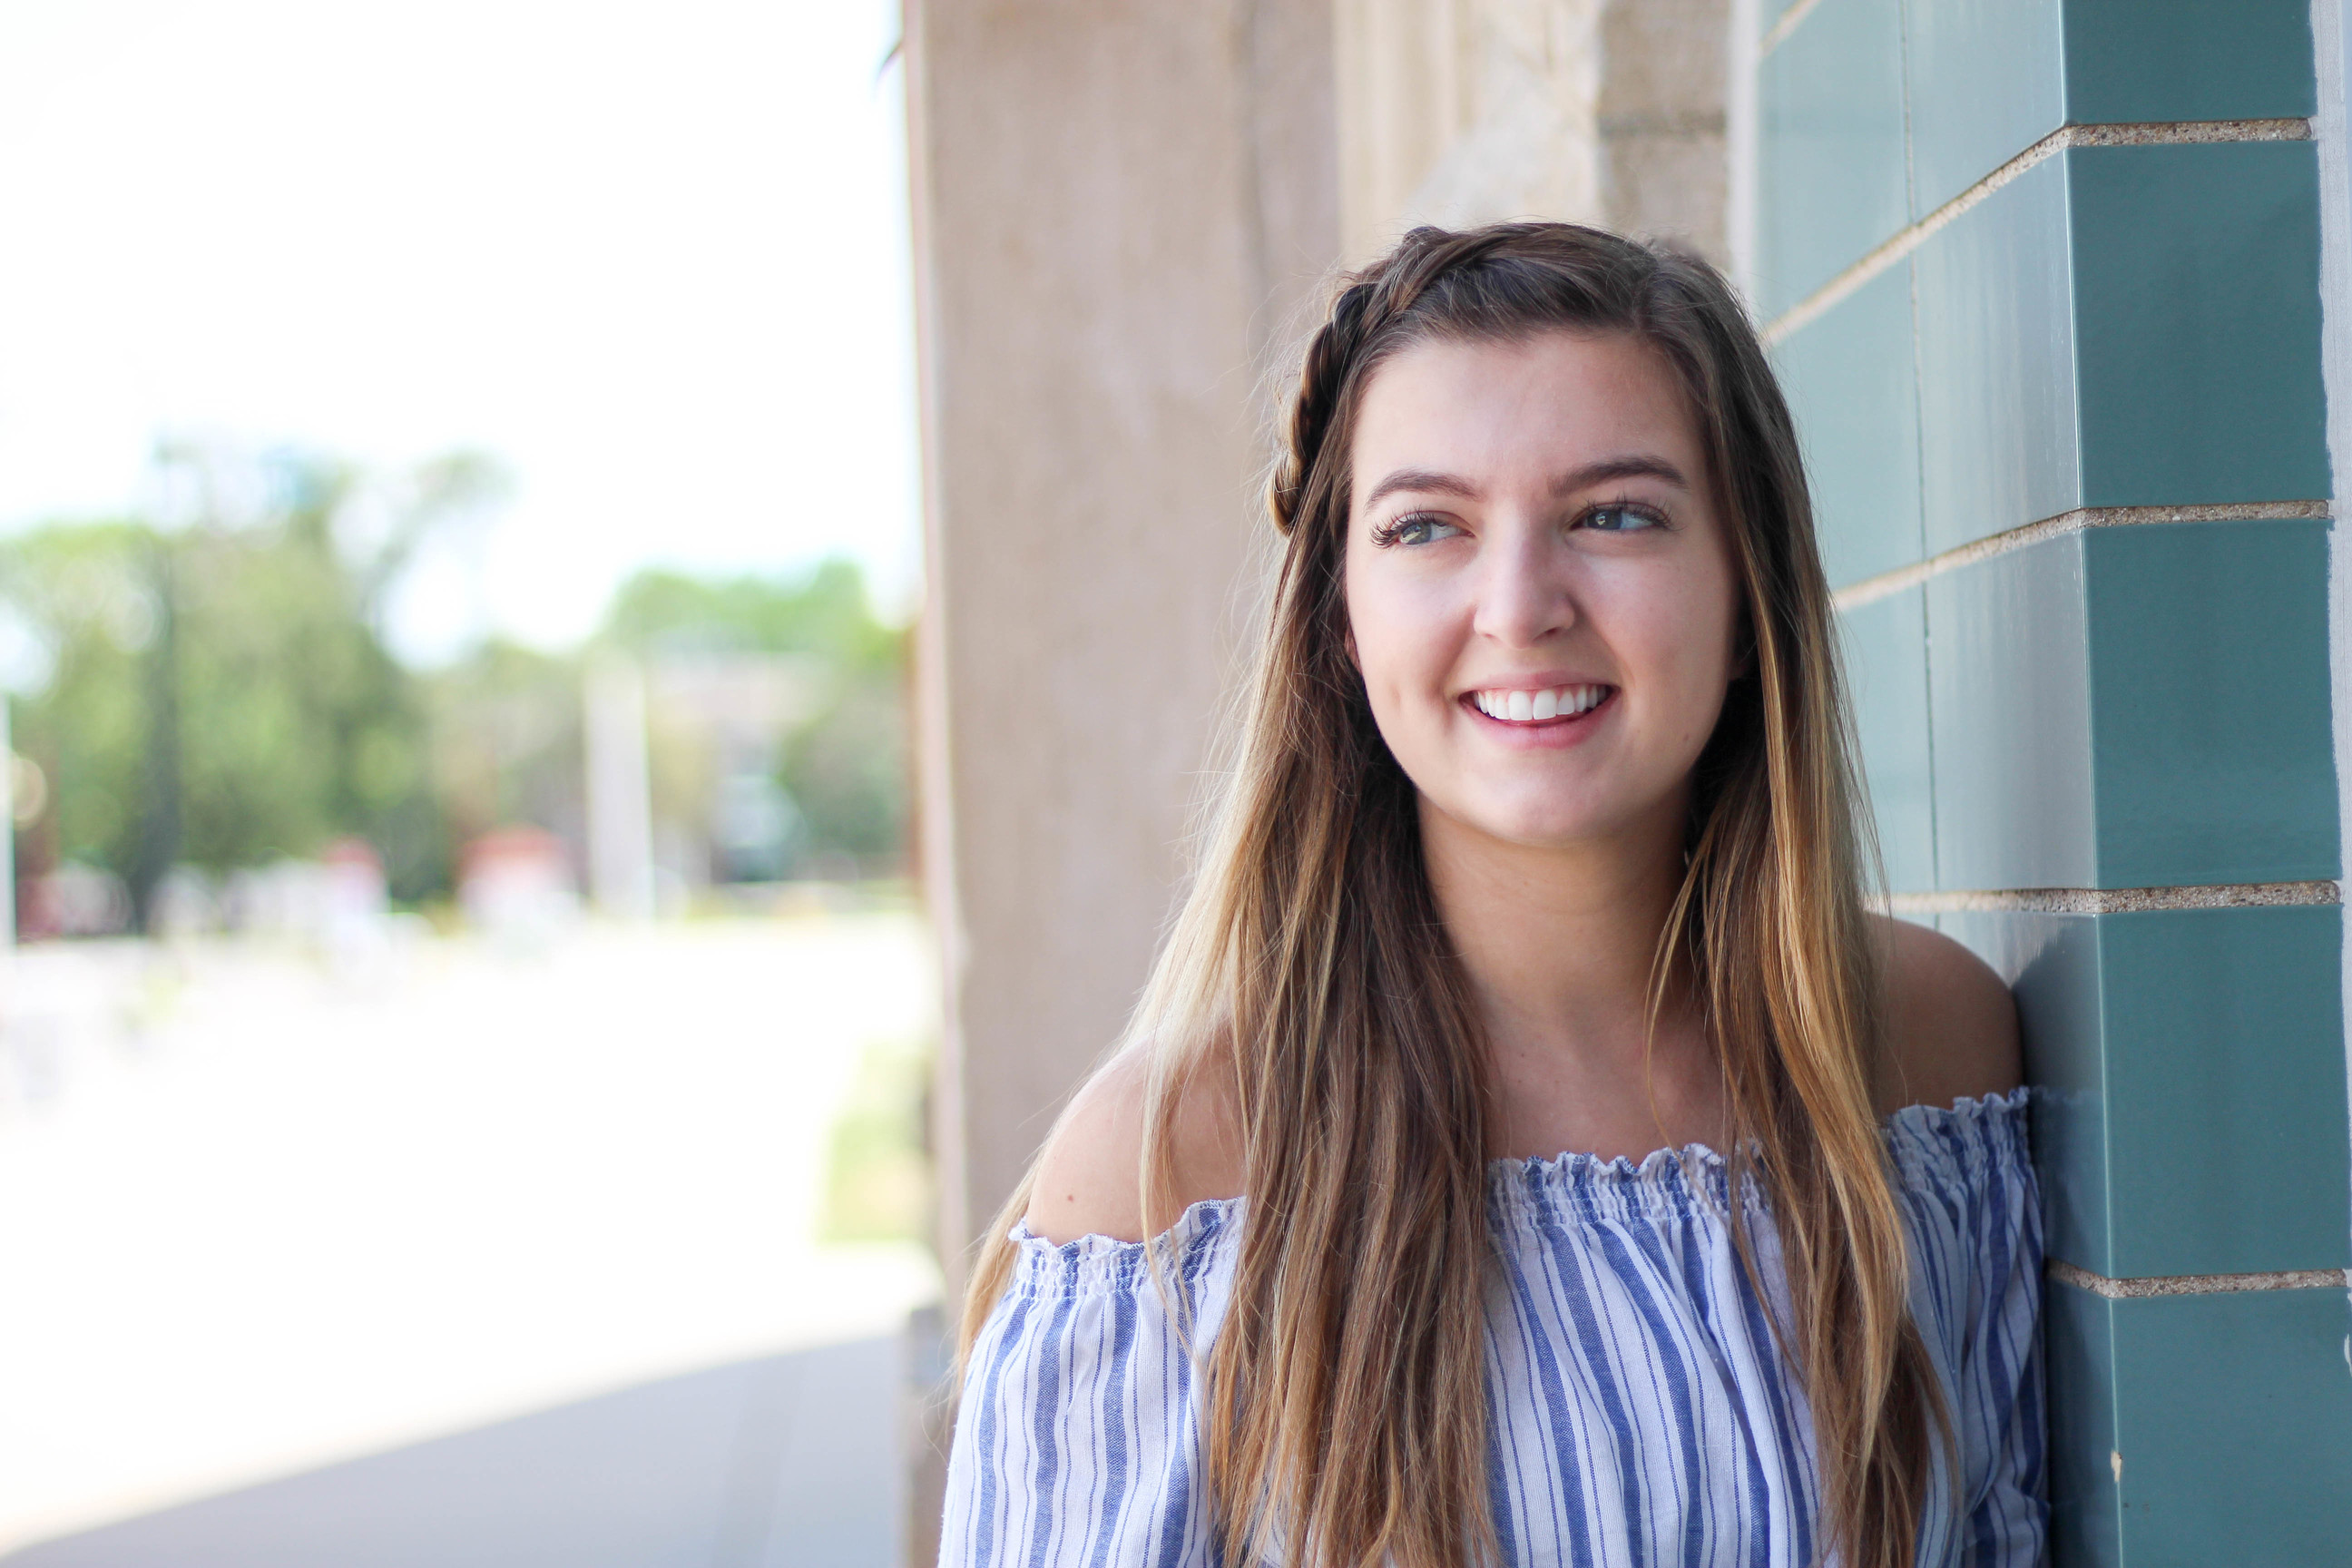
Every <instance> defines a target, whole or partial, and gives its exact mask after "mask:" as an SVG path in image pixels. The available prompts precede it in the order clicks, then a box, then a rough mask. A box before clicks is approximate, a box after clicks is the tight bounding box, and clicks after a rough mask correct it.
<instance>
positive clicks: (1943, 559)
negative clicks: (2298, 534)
mask: <svg viewBox="0 0 2352 1568" xmlns="http://www.w3.org/2000/svg"><path fill="white" fill-rule="evenodd" d="M2328 515H2329V506H2328V503H2327V502H2326V501H2324V500H2281V501H2231V502H2227V503H2224V504H2221V505H2214V506H2086V507H2077V508H2075V509H2074V510H2073V511H2062V512H2060V513H2059V514H2058V515H2057V516H2055V517H2045V518H2043V519H2042V520H2041V521H2038V522H2029V523H2026V524H2025V525H2024V526H2022V527H2021V528H2012V529H2011V530H2009V531H2007V532H2005V533H1996V534H1992V535H1990V536H1989V537H1987V538H1984V539H1976V540H1971V541H1969V542H1968V543H1966V544H1962V545H1959V546H1958V547H1956V548H1954V549H1951V550H1947V551H1945V552H1942V553H1941V554H1939V555H1930V556H1929V557H1927V560H1925V561H1915V562H1913V563H1911V564H1910V565H1908V566H1897V567H1896V568H1895V570H1893V571H1892V572H1881V573H1879V574H1877V575H1876V576H1874V577H1864V578H1863V579H1862V580H1861V581H1859V582H1855V583H1849V584H1846V585H1845V586H1844V587H1843V588H1840V589H1838V590H1836V591H1835V592H1833V593H1832V594H1831V595H1830V603H1831V605H1832V606H1834V607H1835V608H1837V609H1839V610H1858V609H1860V608H1862V606H1863V605H1870V604H1875V603H1877V602H1878V601H1879V600H1881V599H1885V598H1891V597H1893V596H1894V595H1896V594H1900V593H1902V592H1903V591H1904V590H1906V588H1916V587H1917V586H1918V585H1919V584H1922V583H1925V582H1926V581H1927V580H1928V579H1929V578H1930V577H1937V576H1940V575H1942V574H1944V573H1946V572H1950V571H1954V570H1957V569H1958V568H1959V567H1962V566H1972V565H1974V564H1976V563H1978V562H1979V561H1989V560H1990V559H1991V558H1992V557H1994V556H1996V555H2006V554H2008V553H2009V552H2011V551H2012V550H2022V549H2024V548H2025V547H2026V546H2027V545H2029V544H2039V543H2041V542H2042V541H2044V540H2047V539H2059V538H2063V537H2064V536H2065V535H2067V534H2069V533H2080V532H2082V531H2084V529H2086V528H2134V527H2145V526H2147V525H2149V524H2155V523H2168V522H2280V521H2296V520H2302V519H2321V520H2324V519H2326V517H2327V516H2328Z"/></svg>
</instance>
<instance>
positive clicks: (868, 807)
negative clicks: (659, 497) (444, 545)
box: [0, 454, 908, 907]
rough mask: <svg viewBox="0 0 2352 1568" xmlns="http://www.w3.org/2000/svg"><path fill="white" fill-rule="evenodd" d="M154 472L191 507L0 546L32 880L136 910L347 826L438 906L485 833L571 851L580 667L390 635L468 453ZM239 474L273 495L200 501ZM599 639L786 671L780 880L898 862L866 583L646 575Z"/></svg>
mask: <svg viewBox="0 0 2352 1568" xmlns="http://www.w3.org/2000/svg"><path fill="white" fill-rule="evenodd" d="M163 477H164V478H166V479H172V478H174V477H177V478H179V479H190V478H192V477H193V479H194V481H195V483H194V487H193V488H194V489H197V490H199V491H201V492H202V498H203V499H202V500H200V501H199V502H198V503H197V504H196V505H195V506H194V507H193V508H189V509H183V510H193V511H194V513H195V516H194V520H193V521H189V522H187V523H185V524H184V525H183V526H180V527H176V528H171V529H163V528H159V527H156V526H153V525H152V524H151V523H149V522H146V521H110V522H92V523H74V524H58V525H54V526H50V527H47V528H43V529H39V530H37V531H32V532H29V533H26V534H21V535H17V536H16V537H14V538H11V539H7V540H5V541H0V648H5V647H6V646H7V645H9V644H10V643H14V644H16V645H17V648H18V651H19V652H28V657H27V658H21V659H18V660H16V661H15V662H16V663H17V664H18V665H20V666H22V667H23V668H17V669H16V670H15V671H13V672H12V673H13V678H14V679H16V684H17V685H18V687H19V688H20V693H19V695H18V696H17V697H16V699H15V702H14V707H13V710H12V711H13V716H14V719H15V745H16V750H18V751H19V752H23V753H25V754H26V755H27V756H29V757H31V758H33V760H34V761H35V762H36V763H38V764H39V766H40V767H41V768H42V769H43V771H44V772H45V773H47V778H48V780H49V783H50V785H51V789H50V792H49V798H50V800H51V802H52V803H53V804H52V805H51V806H50V808H49V810H48V811H47V813H46V814H45V816H43V818H42V819H41V820H40V821H38V822H37V823H36V824H34V826H33V827H32V828H31V830H30V831H29V832H28V833H26V835H25V836H24V837H23V839H22V840H21V841H20V846H19V855H20V862H21V863H22V864H23V865H24V867H25V868H26V870H27V871H31V872H37V871H39V870H42V869H44V868H47V866H50V865H54V864H56V863H58V862H59V861H61V860H65V859H79V860H83V861H87V862H89V863H93V864H96V865H100V866H103V867H105V868H109V869H110V870H112V871H114V872H115V873H117V874H118V875H120V876H121V877H123V878H124V879H126V880H127V881H128V882H130V883H131V886H132V888H133V890H134V893H137V894H139V895H141V897H142V907H143V898H144V894H145V892H146V890H147V889H149V888H152V885H153V884H154V882H155V881H156V879H158V878H160V877H161V876H162V874H163V870H164V869H165V868H168V867H169V866H171V865H173V864H174V863H187V864H193V865H195V866H198V867H202V868H206V869H209V870H211V871H214V872H215V873H220V872H226V871H229V870H233V869H235V868H240V867H246V866H252V865H257V864H260V863H264V862H267V861H268V860H270V859H273V858H277V857H279V856H295V857H309V856H312V855H315V854H316V853H318V851H319V850H320V848H322V847H324V846H325V845H326V844H327V843H328V842H329V841H330V840H331V839H333V838H336V837H342V836H345V835H352V836H357V837H362V838H365V839H366V840H368V841H369V842H370V843H372V844H373V845H374V846H375V847H376V848H377V850H378V852H379V853H380V854H382V855H383V858H384V861H385V869H386V872H387V874H388V877H389V879H390V881H391V883H392V888H393V892H394V897H396V898H401V899H404V900H415V899H421V898H426V897H430V896H434V895H436V894H440V893H443V892H446V890H447V889H449V886H450V882H451V877H452V871H453V867H452V859H453V857H454V853H455V850H456V848H457V846H459V845H461V844H463V843H464V842H465V841H466V840H467V839H468V838H470V837H473V836H475V835H477V834H479V833H482V832H485V831H487V830H488V829H490V828H492V827H496V826H503V825H508V824H511V823H516V822H530V823H534V824H536V825H538V826H542V827H546V828H549V829H551V830H553V831H555V832H557V833H559V834H562V835H564V836H566V837H572V839H573V840H574V841H575V845H576V843H577V840H578V838H579V836H580V833H581V830H582V818H583V799H582V795H583V778H582V775H583V754H582V753H583V741H582V734H581V700H582V698H581V671H582V659H581V657H580V656H579V655H576V654H565V655H551V654H543V653H537V652H533V651H531V650H530V649H526V648H521V647H515V646H512V645H510V644H506V643H500V642H492V643H489V644H488V645H486V646H484V647H481V648H479V649H478V650H477V651H476V652H475V653H473V654H472V655H471V656H469V657H467V658H465V659H463V660H461V661H459V662H458V663H457V664H456V665H454V666H452V667H450V668H446V669H442V670H438V671H436V672H432V673H429V674H419V673H417V672H415V671H412V670H410V669H407V668H404V667H403V666H402V665H401V664H399V663H398V662H397V661H396V660H395V659H394V658H393V657H392V655H391V653H390V652H389V650H388V649H387V648H386V647H385V646H384V642H383V637H382V635H381V631H380V626H381V621H382V616H383V602H384V599H385V596H386V595H388V594H389V593H390V592H391V590H392V589H393V587H394V584H396V581H397V579H398V577H399V575H400V574H401V572H402V571H403V570H404V568H405V566H406V565H407V564H408V563H409V562H410V561H411V560H412V559H413V558H414V556H415V552H416V551H417V550H418V548H419V547H420V545H421V544H423V543H424V542H425V541H426V540H427V539H428V538H429V536H430V535H431V534H432V532H433V531H434V530H435V529H436V528H440V527H444V526H446V525H447V524H448V523H449V522H450V521H451V520H453V519H457V518H459V517H461V516H462V515H464V514H465V513H467V511H468V510H474V509H478V507H479V506H480V505H481V503H482V502H483V501H484V500H486V499H488V498H492V497H494V496H495V495H497V494H498V493H499V490H500V489H501V488H502V486H503V483H504V481H503V479H502V478H501V477H500V475H499V471H498V469H497V468H496V467H495V465H493V464H491V463H490V462H489V461H488V459H485V458H480V457H478V456H473V455H468V454H457V455H455V456H452V457H449V458H442V459H439V460H437V461H436V462H434V463H430V464H427V465H425V466H424V467H423V468H419V469H417V470H416V471H415V472H414V473H412V474H409V475H407V476H404V478H403V479H401V480H399V481H398V482H397V483H395V484H394V485H391V486H384V485H373V486H371V485H369V484H367V483H365V482H363V480H362V478H361V476H359V475H357V474H356V473H355V472H354V471H353V470H352V469H350V468H347V467H344V466H342V465H339V464H336V463H333V462H331V461H327V460H323V459H318V458H279V459H277V460H275V461H273V462H271V463H268V464H266V465H262V466H260V467H259V468H257V469H255V470H253V471H251V472H242V473H232V474H228V475H227V476H226V479H227V480H228V481H230V482H226V483H224V482H223V480H224V475H223V473H222V472H220V471H216V470H215V468H208V467H206V466H205V461H204V459H202V458H191V457H189V456H188V455H186V454H167V455H166V468H165V472H164V476H163ZM255 479H258V480H259V481H260V482H259V483H257V484H256V483H253V482H250V481H253V480H255ZM240 483H241V485H242V493H246V494H257V495H259V496H260V497H261V498H262V499H261V500H258V501H254V502H248V503H247V504H246V505H244V506H243V508H242V509H241V510H238V509H235V508H231V507H229V506H227V505H226V504H223V503H221V502H220V501H219V500H217V497H218V495H219V494H221V493H223V492H224V491H228V492H238V491H239V489H240ZM183 488H188V487H183ZM11 633H13V634H15V635H13V636H11V635H9V634H11ZM600 640H601V641H603V642H604V644H605V645H606V646H612V647H621V648H625V649H627V650H629V651H632V652H634V653H635V654H636V655H637V656H638V657H639V658H642V659H643V660H645V661H646V663H647V664H648V665H651V666H659V665H661V664H663V663H664V662H665V661H675V660H679V659H686V660H689V661H690V660H691V659H693V658H696V657H697V656H701V655H712V654H728V653H756V654H782V655H789V656H792V657H793V660H794V661H795V663H794V668H795V669H797V670H802V671H805V672H808V673H809V675H810V679H812V681H813V682H814V690H815V694H816V699H817V700H816V704H815V706H816V710H815V711H814V714H813V715H810V716H808V718H807V721H806V722H805V723H803V724H801V725H799V726H798V727H797V728H795V729H794V730H793V731H791V732H790V733H788V734H786V735H784V736H783V737H782V745H781V750H780V751H779V752H778V754H777V756H776V757H775V759H774V771H775V779H776V782H777V783H779V784H782V787H783V788H784V790H785V791H786V792H787V793H788V794H789V795H792V796H793V801H794V803H795V804H796V805H797V806H798V808H799V811H800V813H801V816H802V819H803V825H804V833H803V838H802V840H801V842H800V845H799V851H800V856H801V859H800V863H799V866H798V867H797V868H798V869H799V870H801V871H803V873H805V872H807V871H810V870H815V871H818V872H820V873H823V874H840V868H841V865H842V858H844V857H851V858H855V859H856V862H858V863H859V865H860V868H862V869H866V870H869V871H870V870H873V869H877V868H883V867H887V864H888V863H889V862H890V861H891V860H892V859H893V858H896V857H897V856H898V854H899V853H900V849H901V845H902V842H903V832H904V818H905V815H906V809H907V795H908V790H907V784H906V769H907V751H906V736H905V708H906V702H905V696H904V691H903V684H902V683H903V679H904V676H903V669H904V658H905V648H906V637H905V634H904V633H903V632H901V631H899V630H898V629H896V628H893V627H889V626H884V625H882V624H880V623H879V622H878V621H877V620H876V619H875V617H874V616H873V614H872V612H871V611H870V609H869V608H868V607H867V605H866V594H865V587H864V584H863V583H862V582H861V580H860V578H859V574H858V572H857V570H856V566H855V565H853V564H852V563H848V562H845V561H829V562H826V563H824V564H823V565H821V566H820V567H818V568H817V569H816V570H815V571H814V572H813V573H811V574H808V575H806V576H805V577H803V578H800V579H796V580H769V579H763V578H759V577H750V576H745V577H736V578H730V579H725V580H719V581H705V580H700V579H697V578H694V577H691V576H688V575H685V574H679V573H676V572H667V571H660V572H646V573H643V574H639V575H638V576H636V577H635V578H634V579H633V580H631V581H630V582H629V583H628V584H626V585H625V587H624V588H623V589H622V590H621V591H620V593H619V594H618V595H617V596H616V597H615V599H614V605H613V606H612V609H611V611H610V614H609V616H608V619H607V624H606V627H605V630H604V632H603V633H602V634H601V637H600ZM663 762H664V759H663V758H662V757H661V756H659V755H658V754H657V755H656V797H657V799H658V798H659V796H660V795H661V792H662V790H663V788H664V785H665V778H664V775H663V773H662V764H663ZM696 767H698V768H700V769H701V770H702V771H701V772H697V771H695V769H694V768H688V769H687V770H686V771H685V772H684V773H680V774H678V776H676V777H673V778H671V779H669V780H668V784H669V787H670V791H671V794H672V795H674V796H681V798H682V797H683V796H695V795H697V792H699V796H708V795H709V794H710V786H711V784H712V783H713V781H712V780H710V779H709V778H706V777H704V776H702V773H707V772H708V768H707V766H705V765H704V764H701V763H698V764H696ZM673 772H674V773H675V772H676V770H673ZM681 792H683V795H681ZM707 807H708V802H707V800H702V799H699V797H698V804H697V805H695V807H694V809H695V810H696V811H703V810H707Z"/></svg>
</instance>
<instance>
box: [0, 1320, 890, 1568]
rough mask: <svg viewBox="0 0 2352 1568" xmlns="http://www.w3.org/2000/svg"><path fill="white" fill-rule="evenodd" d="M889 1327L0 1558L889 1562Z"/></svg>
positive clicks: (635, 1566)
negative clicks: (883, 1332)
mask: <svg viewBox="0 0 2352 1568" xmlns="http://www.w3.org/2000/svg"><path fill="white" fill-rule="evenodd" d="M903 1359H904V1352H903V1349H902V1345H901V1342H900V1341H899V1340H898V1339H897V1338H895V1337H893V1338H888V1339H877V1340H866V1341H860V1342H856V1343H853V1344H845V1345H834V1346H828V1347H825V1348H824V1349H819V1350H808V1351H800V1352H793V1353H791V1354H788V1355H775V1356H767V1357H762V1358H761V1359H759V1360H755V1361H746V1362H738V1363H734V1364H732V1365H729V1366H723V1367H718V1368H715V1369H712V1370H710V1371H707V1372H698V1373H688V1374H686V1375H683V1376H679V1377H672V1378H667V1379H664V1380H663V1381H661V1382H659V1383H653V1384H645V1385H644V1386H642V1387H638V1388H631V1389H626V1390H624V1391H622V1392H621V1393H618V1394H605V1395H603V1396H601V1397H599V1398H595V1399H588V1400H583V1401H581V1402H580V1403H578V1404H576V1405H564V1406H562V1407H560V1408H557V1409H554V1410H548V1411H541V1412H540V1413H539V1414H537V1415H525V1416H521V1417H519V1418H517V1419H514V1420H510V1421H502V1422H499V1424H497V1425H496V1426H485V1427H482V1428H481V1429H479V1430H478V1431H473V1432H464V1433H459V1434H457V1436H449V1437H440V1438H436V1439H434V1440H432V1441H430V1442H425V1443H419V1444H415V1445H414V1446H412V1447H406V1448H398V1449H394V1450H393V1451H392V1452H390V1453H386V1454H376V1455H372V1456H370V1457H369V1458H363V1459H354V1460H351V1461H349V1462H347V1463H344V1464H340V1465H332V1466H330V1467H328V1468H324V1469H320V1470H313V1471H311V1472H310V1473H309V1474H307V1475H299V1476H293V1477H289V1478H288V1479H283V1480H278V1481H270V1482H268V1483H265V1484H263V1485H261V1486H257V1487H250V1488H247V1489H245V1490H243V1491H236V1492H231V1493H228V1494H226V1496H222V1497H215V1498H207V1499H205V1500H203V1501H201V1502H194V1503H188V1504H185V1505H184V1506H182V1507H178V1508H173V1509H167V1510H163V1511H162V1512H158V1513H152V1514H148V1515H146V1516H144V1517H142V1518H139V1519H133V1520H129V1521H125V1522H123V1523H121V1524H112V1525H108V1526H105V1527H103V1528H101V1529H98V1530H92V1531H85V1532H83V1533H82V1534H79V1535H72V1536H67V1537H64V1538H62V1539H59V1540H56V1541H50V1542H43V1543H41V1544H39V1545H37V1546H31V1547H27V1548H26V1549H24V1550H22V1551H20V1552H12V1553H10V1554H9V1555H7V1556H6V1557H5V1558H0V1563H5V1565H6V1568H324V1565H327V1564H332V1565H333V1568H427V1565H429V1568H476V1565H479V1568H672V1565H676V1568H785V1565H787V1564H794V1565H796V1564H801V1563H810V1564H816V1563H822V1564H824V1565H826V1568H896V1565H897V1564H898V1561H899V1556H900V1550H901V1542H900V1539H899V1537H900V1531H901V1528H902V1521H903V1518H904V1514H905V1510H904V1508H903V1507H902V1505H901V1501H900V1489H901V1485H902V1483H901V1479H900V1476H899V1470H900V1460H899V1457H898V1431H899V1425H898V1424H899V1420H900V1415H899V1412H900V1408H901V1406H900V1397H901V1393H900V1391H901V1388H902V1385H903V1381H904V1372H903V1367H902V1362H903Z"/></svg>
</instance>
